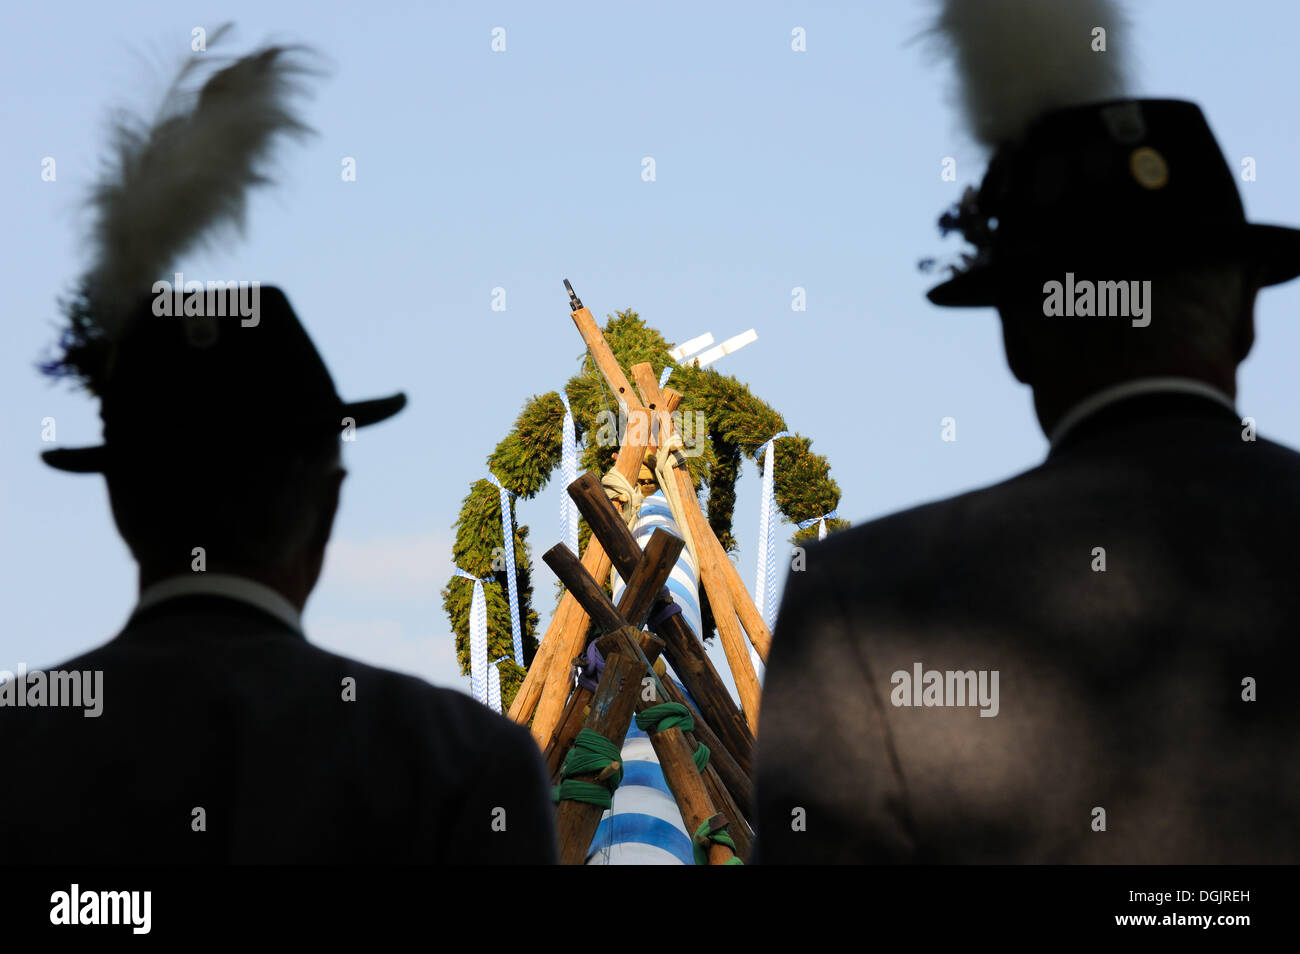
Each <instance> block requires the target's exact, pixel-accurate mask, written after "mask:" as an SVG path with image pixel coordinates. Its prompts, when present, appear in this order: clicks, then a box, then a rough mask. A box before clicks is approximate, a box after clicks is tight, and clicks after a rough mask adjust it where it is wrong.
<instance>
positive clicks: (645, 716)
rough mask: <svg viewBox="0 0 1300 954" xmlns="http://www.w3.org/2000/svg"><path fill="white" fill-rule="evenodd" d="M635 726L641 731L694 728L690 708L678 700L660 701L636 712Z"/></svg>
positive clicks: (686, 729)
mask: <svg viewBox="0 0 1300 954" xmlns="http://www.w3.org/2000/svg"><path fill="white" fill-rule="evenodd" d="M636 727H637V728H638V729H640V730H641V731H642V732H663V731H665V730H667V729H681V730H682V731H683V732H690V731H691V729H693V728H695V719H694V718H693V717H692V716H691V710H690V709H688V708H686V707H685V706H684V705H682V704H681V703H680V702H661V703H659V705H657V706H651V707H650V708H648V709H642V710H641V711H640V712H638V713H637V714H636Z"/></svg>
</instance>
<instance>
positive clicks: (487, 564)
mask: <svg viewBox="0 0 1300 954" xmlns="http://www.w3.org/2000/svg"><path fill="white" fill-rule="evenodd" d="M604 335H605V340H606V342H607V343H608V344H609V347H610V350H611V351H613V353H614V356H615V358H617V359H618V363H619V365H620V366H621V367H622V368H623V369H624V372H625V373H626V374H628V376H629V377H630V376H631V368H632V366H633V365H636V364H640V363H642V362H649V363H650V365H651V366H652V367H653V368H654V370H655V374H656V375H659V374H660V373H661V372H662V369H663V368H665V367H669V366H672V368H673V372H672V376H671V378H669V381H668V386H669V387H672V388H675V389H676V390H678V391H681V392H682V395H683V397H682V403H681V405H680V406H679V408H678V410H679V411H681V412H682V414H683V417H685V416H686V415H688V414H690V415H693V414H694V412H696V411H700V412H702V413H703V414H704V420H705V429H704V433H703V434H701V435H699V436H700V437H701V438H703V446H702V447H699V448H698V449H699V450H700V453H699V454H698V455H696V456H691V457H688V458H687V461H688V463H687V466H688V469H689V472H690V475H691V479H692V481H693V482H694V483H695V486H696V489H697V491H698V490H699V489H700V488H701V487H708V490H709V496H708V500H707V503H706V505H705V506H706V512H707V516H708V520H709V524H710V526H711V527H712V528H713V530H714V533H716V534H717V536H718V539H719V541H720V542H721V543H722V544H723V546H724V547H725V548H726V549H727V550H728V551H730V552H733V553H734V551H735V546H736V542H735V537H734V536H733V535H732V520H733V517H734V510H735V502H736V493H735V484H736V478H737V476H738V474H739V470H740V458H741V455H742V454H743V455H745V456H747V457H749V458H751V459H753V460H755V461H757V462H758V463H759V467H760V470H761V467H762V461H761V458H760V457H759V455H758V451H759V448H760V447H761V446H762V445H763V443H764V442H765V441H767V440H768V439H770V438H771V437H772V435H773V434H776V433H778V432H780V431H783V430H787V428H786V424H785V419H784V418H783V417H781V415H780V414H778V413H777V412H776V411H775V410H774V409H773V408H772V407H771V406H770V405H768V404H766V403H765V402H763V401H762V400H760V399H758V398H756V397H755V396H754V395H753V394H752V393H750V390H749V387H748V386H747V385H745V384H743V383H742V382H740V381H738V380H737V379H735V378H733V377H731V376H729V375H724V374H720V373H719V372H717V371H715V370H713V369H712V368H696V367H693V366H689V367H683V366H681V365H678V364H677V363H676V362H674V361H673V360H672V358H670V357H669V355H668V351H669V348H670V345H669V343H668V342H667V341H666V340H665V339H664V337H663V335H661V334H660V333H659V332H658V331H657V330H655V329H654V328H651V327H649V326H647V325H646V323H645V322H644V321H643V320H642V319H641V318H640V316H638V315H637V313H636V312H635V311H632V310H631V309H626V310H623V311H619V312H617V313H615V314H614V315H612V316H609V318H608V320H607V322H606V325H605V328H604ZM580 360H581V369H580V370H579V372H578V373H577V374H576V375H574V376H573V377H572V378H570V379H569V381H568V382H567V383H566V384H565V386H564V390H565V394H566V395H567V396H568V398H569V406H570V407H571V408H572V409H573V419H574V425H575V431H576V434H577V438H578V441H579V442H580V444H581V443H582V441H583V437H584V435H586V436H589V437H590V438H591V439H589V440H587V441H586V447H585V448H583V450H582V454H581V457H580V460H579V467H580V468H581V469H583V470H589V471H594V472H596V473H599V474H603V473H605V472H606V471H607V470H609V468H610V467H611V466H613V462H614V458H615V457H616V456H617V453H618V447H617V445H616V444H614V443H612V440H611V439H612V438H613V437H614V435H615V434H616V430H615V428H614V427H612V426H611V423H612V420H611V419H616V417H615V416H616V415H617V413H618V405H617V402H616V400H615V399H614V395H613V394H612V393H611V392H610V390H609V387H608V385H606V383H605V381H604V378H602V377H601V375H600V372H599V371H598V370H597V369H596V365H595V362H594V361H593V360H592V358H591V355H590V354H589V353H584V354H583V355H582V356H581V358H580ZM563 420H564V405H563V403H562V402H561V401H560V397H559V394H557V393H556V392H554V391H551V392H548V393H546V394H543V395H534V396H533V397H531V398H529V399H528V401H527V402H526V403H525V404H524V407H523V409H522V410H521V411H520V413H519V416H518V418H517V419H516V420H515V424H514V427H513V428H511V430H510V433H509V434H507V435H506V436H505V438H503V439H502V441H501V442H500V443H499V444H497V446H496V448H495V449H494V450H493V451H492V453H491V454H490V455H489V456H488V460H487V464H488V468H489V470H490V471H491V473H492V474H493V475H494V476H495V477H496V478H497V479H498V480H499V481H501V484H502V486H504V487H505V488H506V489H507V490H510V491H512V492H513V493H514V494H515V495H516V496H517V497H520V498H523V499H532V498H533V497H536V496H537V494H538V493H540V492H541V491H542V490H543V489H544V488H545V487H546V485H547V484H548V483H549V481H550V479H551V475H552V474H554V473H556V472H557V471H558V469H559V465H560V455H561V447H560V440H561V436H562V425H563ZM691 420H692V421H693V420H694V418H693V417H692V418H691ZM685 429H686V430H687V431H688V432H689V430H690V428H689V427H686V428H685ZM602 444H603V446H602ZM811 447H812V440H811V439H810V438H807V437H803V436H801V435H798V434H795V435H794V436H792V437H789V438H783V439H782V440H779V441H777V442H776V485H775V486H776V502H777V506H778V508H779V509H780V511H781V513H782V514H783V515H784V516H785V517H786V519H788V520H790V521H791V522H792V523H798V522H800V521H802V520H807V519H809V518H812V517H820V516H821V515H822V514H824V513H827V512H829V511H830V510H833V509H835V507H836V506H837V505H838V503H839V499H840V489H839V486H838V485H837V484H836V483H835V481H834V480H833V479H831V476H830V464H829V462H828V461H827V460H826V458H824V457H822V456H821V455H820V454H815V453H813V452H812V449H811ZM511 509H512V511H513V509H514V508H513V504H512V508H511ZM827 526H828V528H829V529H832V530H838V529H841V528H843V527H846V526H848V521H846V520H839V519H837V520H829V521H827ZM514 528H515V568H516V572H517V573H518V582H519V611H520V623H521V626H522V630H523V637H524V661H525V663H531V662H532V658H533V656H534V654H535V653H536V652H537V620H538V616H537V612H536V611H535V610H534V609H533V608H532V582H531V572H530V571H531V566H532V563H531V560H530V558H529V552H528V544H527V540H528V528H527V527H526V526H521V525H520V523H519V521H518V520H515V521H514ZM589 536H590V529H589V528H588V527H587V525H586V521H585V520H583V521H579V544H580V547H581V548H583V549H585V547H586V545H587V538H588V537H589ZM816 537H817V527H816V525H814V526H812V527H809V528H808V529H807V530H798V531H796V532H795V534H794V537H793V540H794V542H795V543H797V544H798V543H802V542H804V541H806V540H814V539H816ZM502 552H503V551H502V540H501V505H500V502H499V498H498V493H497V489H496V488H495V487H494V486H492V484H491V483H490V482H488V481H487V480H485V479H484V480H478V481H475V483H474V485H473V487H471V488H470V492H469V494H468V495H467V496H466V497H465V499H464V502H463V503H462V505H461V511H460V517H459V519H458V520H457V522H456V542H455V544H454V545H453V549H452V555H453V559H454V561H455V565H456V566H458V567H460V568H461V569H463V570H466V571H467V572H469V573H473V574H474V575H475V576H478V577H489V576H491V577H493V578H494V579H495V580H496V582H497V584H498V585H493V584H491V583H488V584H485V585H484V587H483V590H484V595H485V596H486V598H487V610H488V664H489V665H491V664H492V663H493V662H494V661H495V660H497V659H498V658H500V657H502V656H505V657H508V660H507V661H506V662H503V663H501V665H500V667H499V671H500V675H501V698H502V703H503V704H504V705H505V706H509V705H510V703H511V701H512V700H513V699H514V696H515V693H516V692H518V690H519V686H520V685H521V684H522V682H523V677H524V670H523V669H521V668H520V667H518V666H516V665H515V663H514V650H513V646H512V644H511V633H510V607H509V597H508V595H507V590H506V574H505V569H504V567H503V566H501V562H502V560H501V555H502ZM494 559H495V562H496V565H495V567H494ZM601 582H602V583H605V582H606V581H601ZM558 592H559V591H557V596H558ZM472 595H473V584H472V583H471V582H470V581H468V580H465V579H462V578H460V577H452V578H451V580H450V581H449V582H448V584H447V586H446V587H444V588H443V590H442V599H443V608H444V609H445V610H446V612H447V617H448V619H449V621H450V622H451V627H452V631H453V632H454V633H455V634H456V655H457V658H458V659H459V661H460V667H461V672H462V673H466V674H468V672H469V609H470V600H471V597H472ZM700 604H701V610H702V612H703V613H704V629H705V633H706V634H708V635H710V636H711V635H712V632H713V617H712V614H711V612H710V611H709V608H708V600H707V598H706V595H705V593H704V589H703V587H701V588H700Z"/></svg>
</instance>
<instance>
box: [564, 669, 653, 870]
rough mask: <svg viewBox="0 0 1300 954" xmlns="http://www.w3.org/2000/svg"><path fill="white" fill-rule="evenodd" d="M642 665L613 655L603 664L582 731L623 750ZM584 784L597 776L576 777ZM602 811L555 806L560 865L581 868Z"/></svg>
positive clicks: (572, 805)
mask: <svg viewBox="0 0 1300 954" xmlns="http://www.w3.org/2000/svg"><path fill="white" fill-rule="evenodd" d="M643 669H644V666H643V664H642V663H641V661H640V660H637V659H631V658H629V657H627V656H624V655H623V654H622V653H615V654H614V655H612V656H610V657H609V658H608V659H607V660H606V662H605V672H604V673H603V674H602V675H601V677H600V684H599V685H598V686H597V688H596V694H595V696H594V698H593V699H592V705H591V711H590V713H589V714H588V716H587V719H586V721H585V723H584V728H587V729H590V730H591V731H593V732H598V733H599V734H600V735H603V736H604V737H605V738H606V739H608V740H609V741H610V742H611V743H612V744H613V745H614V747H615V748H617V749H622V748H623V742H624V740H625V739H626V738H627V730H628V726H629V725H630V724H631V722H632V713H633V712H634V711H635V708H636V700H637V699H638V698H640V688H641V678H642V676H641V674H642V672H643ZM578 777H579V778H581V779H582V780H583V781H589V782H594V781H596V780H597V778H598V776H597V775H596V774H594V773H593V774H590V775H584V776H578ZM604 812H605V809H603V808H601V807H600V806H599V805H590V804H588V803H586V802H577V801H573V800H571V799H566V800H564V801H562V802H560V803H559V805H558V806H556V810H555V833H556V837H557V839H558V840H559V856H560V863H561V864H566V865H580V864H582V863H583V862H584V861H586V860H587V849H588V848H590V847H591V840H592V838H594V837H595V836H596V828H597V827H598V826H599V825H600V816H601V815H603V814H604Z"/></svg>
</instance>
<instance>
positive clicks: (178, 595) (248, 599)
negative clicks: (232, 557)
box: [131, 573, 304, 636]
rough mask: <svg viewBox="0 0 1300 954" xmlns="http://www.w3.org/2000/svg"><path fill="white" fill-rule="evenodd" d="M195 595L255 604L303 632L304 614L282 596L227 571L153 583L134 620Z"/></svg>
mask: <svg viewBox="0 0 1300 954" xmlns="http://www.w3.org/2000/svg"><path fill="white" fill-rule="evenodd" d="M195 596H217V597H221V598H223V599H227V600H233V601H235V602H237V603H242V604H244V605H245V606H251V607H254V608H256V609H258V610H261V611H262V612H263V613H265V614H267V615H268V616H271V617H273V618H275V619H276V620H278V621H279V622H281V623H283V624H284V625H285V626H287V627H288V628H289V629H291V630H293V631H294V632H295V633H297V634H298V635H299V636H302V635H304V634H303V631H302V616H301V614H299V612H298V610H297V608H295V607H294V605H293V604H292V603H290V602H289V601H288V600H287V599H285V598H284V596H283V595H281V594H280V593H277V592H276V591H275V590H273V589H271V588H270V587H269V586H266V585H265V584H262V583H258V582H257V581H255V580H250V579H248V578H246V577H242V576H233V575H230V574H226V573H193V574H186V575H182V576H172V577H168V578H167V579H165V580H159V581H158V582H157V583H153V584H150V585H149V586H147V587H145V588H144V590H143V591H142V592H141V593H140V600H139V602H138V603H136V606H135V609H134V610H133V611H132V613H131V619H132V620H134V619H136V618H137V617H138V616H140V615H141V614H142V613H145V612H147V611H148V610H150V609H152V608H153V607H155V606H158V605H159V604H162V603H167V602H171V601H173V600H178V599H182V598H186V597H195Z"/></svg>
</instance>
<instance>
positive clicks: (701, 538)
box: [632, 364, 762, 735]
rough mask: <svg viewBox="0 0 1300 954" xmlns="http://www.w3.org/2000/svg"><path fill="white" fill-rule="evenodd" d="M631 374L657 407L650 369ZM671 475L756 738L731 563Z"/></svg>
mask: <svg viewBox="0 0 1300 954" xmlns="http://www.w3.org/2000/svg"><path fill="white" fill-rule="evenodd" d="M632 373H633V375H634V376H635V377H636V378H637V383H638V384H639V385H640V387H641V392H642V394H643V395H644V396H645V398H646V400H647V401H649V402H651V403H653V404H656V405H657V404H658V403H659V401H660V395H659V383H658V382H657V381H656V380H655V378H654V373H653V371H652V370H651V368H650V365H648V364H638V365H635V366H634V367H633V368H632ZM664 428H667V429H668V433H664V430H663V429H664ZM671 428H672V422H671V420H669V419H665V418H662V417H661V418H660V429H661V432H660V434H659V440H660V441H661V442H664V443H667V441H668V440H669V436H670V434H671ZM672 475H673V479H675V480H676V481H677V493H678V496H680V497H681V500H682V509H683V510H684V511H685V518H686V522H687V524H688V525H689V528H690V532H691V537H692V539H694V541H695V558H696V561H697V562H698V563H699V564H700V565H699V567H698V570H699V573H700V583H701V584H702V585H703V586H704V589H705V592H706V593H708V595H709V605H710V606H711V607H712V608H713V620H714V624H715V625H716V626H717V628H718V635H719V636H720V637H721V638H722V651H723V652H724V653H725V654H726V656H727V665H729V666H730V667H731V677H732V679H734V680H735V682H736V691H737V692H738V693H739V694H740V706H741V709H742V710H743V711H744V713H745V721H747V722H748V723H749V728H750V731H751V732H753V733H754V734H755V735H757V734H758V706H759V696H760V695H761V692H762V690H761V689H760V688H759V685H758V676H757V674H756V673H755V672H754V664H753V663H752V662H751V661H750V658H749V647H748V644H747V640H746V635H745V631H744V630H743V629H742V628H741V625H740V618H739V616H738V615H737V610H736V604H735V601H734V600H733V599H732V596H731V590H730V584H729V583H728V582H727V576H726V568H725V567H724V566H723V565H722V564H730V562H731V561H730V560H729V559H728V558H727V556H726V554H724V553H722V545H721V544H720V543H718V540H717V537H716V536H714V533H713V528H712V527H710V526H709V523H708V521H707V520H705V519H704V514H703V513H702V512H701V511H700V502H699V498H698V497H697V496H696V495H695V485H694V484H693V483H692V482H691V475H690V473H689V472H688V471H687V470H686V468H685V467H674V468H672ZM746 599H748V597H746Z"/></svg>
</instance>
